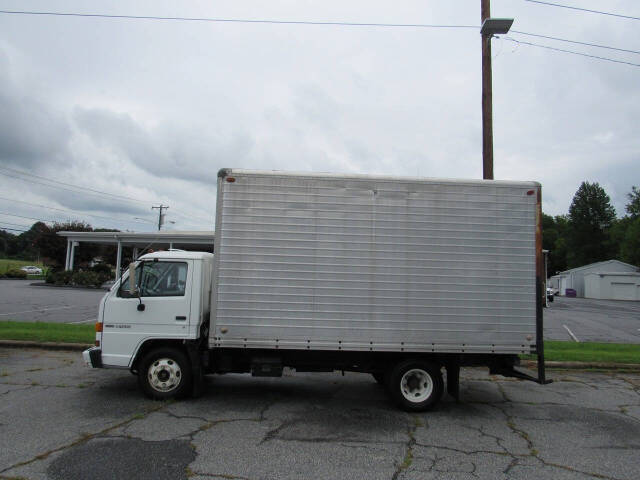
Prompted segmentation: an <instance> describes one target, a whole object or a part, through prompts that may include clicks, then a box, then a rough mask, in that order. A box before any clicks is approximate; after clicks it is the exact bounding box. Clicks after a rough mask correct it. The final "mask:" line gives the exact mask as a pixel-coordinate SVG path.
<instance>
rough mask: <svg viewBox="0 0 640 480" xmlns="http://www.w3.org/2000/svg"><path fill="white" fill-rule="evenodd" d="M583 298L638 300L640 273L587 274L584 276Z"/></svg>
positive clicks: (639, 296) (639, 295)
mask: <svg viewBox="0 0 640 480" xmlns="http://www.w3.org/2000/svg"><path fill="white" fill-rule="evenodd" d="M584 296H585V298H600V299H607V300H640V273H589V274H587V275H585V276H584Z"/></svg>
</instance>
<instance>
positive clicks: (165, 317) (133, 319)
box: [102, 259, 194, 367]
mask: <svg viewBox="0 0 640 480" xmlns="http://www.w3.org/2000/svg"><path fill="white" fill-rule="evenodd" d="M193 270H194V265H193V260H178V259H176V260H173V259H171V260H159V259H158V260H155V259H154V260H153V261H144V262H140V264H138V266H137V267H136V275H135V279H136V284H137V285H136V291H137V292H139V296H138V294H134V295H131V294H130V293H129V278H128V276H127V277H126V278H123V281H122V285H121V287H120V288H118V289H115V291H112V292H111V294H110V297H109V298H108V299H107V301H106V302H105V307H104V321H103V334H102V360H103V364H104V365H113V366H121V367H128V366H130V363H131V360H132V357H133V354H134V353H135V351H137V349H138V347H139V345H140V344H142V342H143V341H145V340H147V339H149V338H169V339H174V338H177V339H181V338H187V337H188V333H189V325H190V322H191V296H192V291H193Z"/></svg>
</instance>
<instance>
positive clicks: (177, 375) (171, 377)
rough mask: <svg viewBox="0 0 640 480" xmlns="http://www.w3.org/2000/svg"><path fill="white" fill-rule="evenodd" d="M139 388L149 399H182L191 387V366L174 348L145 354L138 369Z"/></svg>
mask: <svg viewBox="0 0 640 480" xmlns="http://www.w3.org/2000/svg"><path fill="white" fill-rule="evenodd" d="M138 383H139V384H140V388H141V389H142V391H143V392H144V393H145V395H147V396H148V397H150V398H153V399H156V400H166V399H169V398H176V397H183V396H185V395H186V394H187V393H188V392H189V387H190V385H191V365H190V364H189V360H188V359H187V356H186V355H185V354H184V353H182V352H181V351H180V350H177V349H175V348H158V349H155V350H152V351H150V352H149V353H147V354H146V355H145V356H144V358H143V359H142V362H141V363H140V368H139V369H138Z"/></svg>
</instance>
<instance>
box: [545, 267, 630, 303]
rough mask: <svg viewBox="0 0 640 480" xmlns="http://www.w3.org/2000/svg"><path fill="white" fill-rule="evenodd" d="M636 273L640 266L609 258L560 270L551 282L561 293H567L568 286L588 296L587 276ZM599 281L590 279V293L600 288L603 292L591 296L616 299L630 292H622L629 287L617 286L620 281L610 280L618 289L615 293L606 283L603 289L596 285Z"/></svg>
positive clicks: (581, 295)
mask: <svg viewBox="0 0 640 480" xmlns="http://www.w3.org/2000/svg"><path fill="white" fill-rule="evenodd" d="M636 273H640V268H638V267H636V266H634V265H630V264H628V263H624V262H621V261H619V260H607V261H605V262H597V263H591V264H589V265H584V266H582V267H577V268H572V269H571V270H565V271H564V272H560V273H559V274H558V275H554V276H553V277H551V279H550V284H551V285H553V286H554V287H555V286H556V285H557V288H558V290H559V291H560V295H565V294H566V290H567V288H573V289H574V290H575V291H576V296H578V297H588V295H585V278H586V276H588V275H591V274H595V275H596V276H600V275H609V277H613V276H616V275H620V274H636ZM607 281H609V280H607ZM599 282H600V281H599V280H598V281H597V282H596V281H595V280H592V281H590V290H589V293H590V294H592V295H593V294H595V293H594V292H596V289H598V291H599V292H601V293H598V295H599V296H595V297H594V296H592V297H589V298H607V299H614V300H615V299H618V297H620V296H627V295H628V293H622V292H621V291H620V290H621V289H622V290H624V289H628V287H623V286H617V285H618V284H619V283H620V282H616V281H613V282H609V284H610V285H613V287H611V288H613V289H614V290H616V292H615V293H614V292H613V290H611V289H610V287H605V285H604V284H603V285H602V289H601V288H600V287H599V286H598V287H596V283H598V284H599ZM625 282H626V281H625ZM623 283H624V282H623ZM601 295H606V296H601Z"/></svg>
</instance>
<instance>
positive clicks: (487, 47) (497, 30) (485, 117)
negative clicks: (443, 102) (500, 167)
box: [480, 0, 513, 180]
mask: <svg viewBox="0 0 640 480" xmlns="http://www.w3.org/2000/svg"><path fill="white" fill-rule="evenodd" d="M489 1H490V0H482V3H481V20H482V28H480V34H481V35H482V178H483V179H485V180H493V105H492V104H493V92H492V86H491V83H492V82H491V37H492V36H493V35H498V34H505V33H507V32H508V31H509V29H510V28H511V25H512V24H513V18H491V13H490V6H489Z"/></svg>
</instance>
